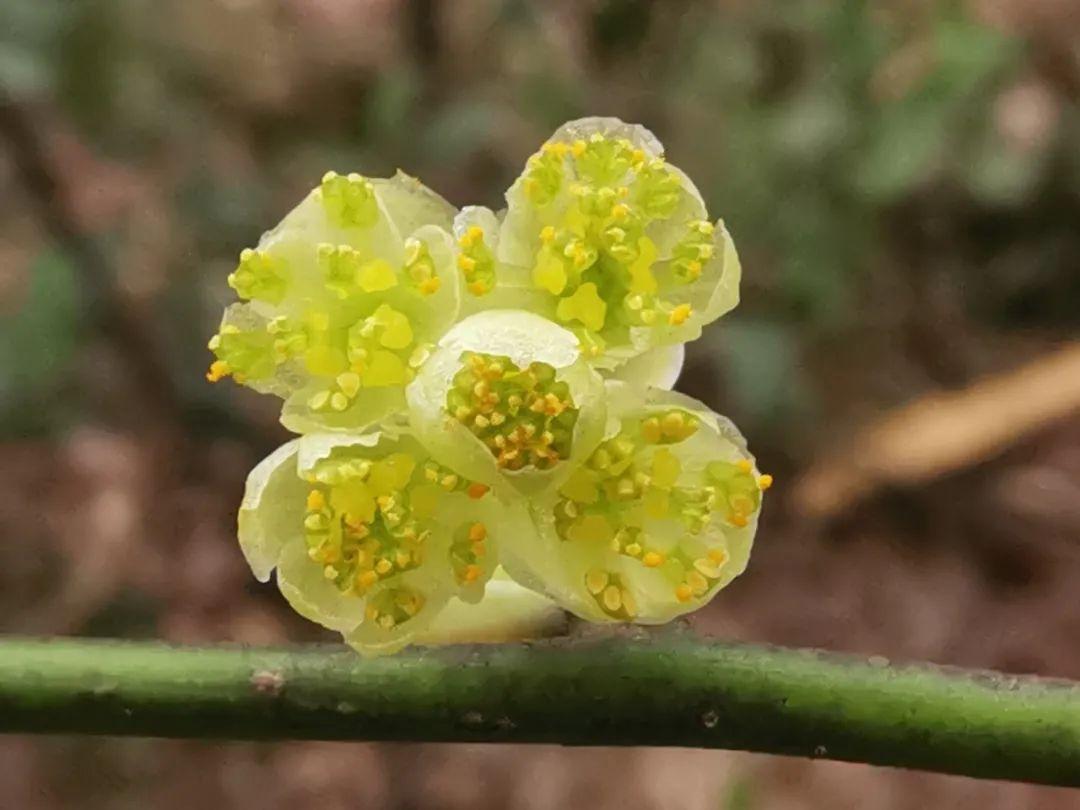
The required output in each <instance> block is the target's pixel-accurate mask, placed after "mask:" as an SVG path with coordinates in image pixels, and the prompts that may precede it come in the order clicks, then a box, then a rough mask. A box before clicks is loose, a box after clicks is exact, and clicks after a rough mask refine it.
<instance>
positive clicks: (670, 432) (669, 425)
mask: <svg viewBox="0 0 1080 810" xmlns="http://www.w3.org/2000/svg"><path fill="white" fill-rule="evenodd" d="M686 428H687V423H686V418H685V417H684V416H683V415H682V414H681V413H679V412H678V411H671V412H670V413H666V414H664V418H663V419H661V420H660V429H661V430H662V431H663V434H664V438H667V439H678V438H681V437H682V436H683V433H684V432H685V430H686Z"/></svg>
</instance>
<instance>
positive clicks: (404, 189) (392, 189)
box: [371, 169, 457, 237]
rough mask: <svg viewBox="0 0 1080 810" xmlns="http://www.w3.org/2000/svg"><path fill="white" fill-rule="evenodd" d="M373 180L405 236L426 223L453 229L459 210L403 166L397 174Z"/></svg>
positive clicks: (394, 220) (392, 218)
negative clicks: (403, 169) (407, 172)
mask: <svg viewBox="0 0 1080 810" xmlns="http://www.w3.org/2000/svg"><path fill="white" fill-rule="evenodd" d="M371 184H372V185H373V186H374V187H375V191H376V193H377V194H378V196H379V199H380V200H381V201H382V203H383V206H384V207H385V209H386V213H387V214H388V215H389V217H390V219H391V220H393V222H394V225H396V226H397V229H398V232H399V233H400V234H401V235H402V236H403V237H404V236H408V235H410V234H411V233H413V232H414V231H416V230H417V229H418V228H420V227H421V226H424V225H436V226H438V227H440V228H444V229H446V230H449V229H450V227H451V224H452V223H453V221H454V216H455V215H456V214H457V209H456V208H454V206H453V205H451V204H450V203H449V202H447V201H446V200H445V199H443V198H442V197H441V196H440V195H439V194H436V193H435V192H434V191H432V190H431V189H430V188H428V187H427V186H425V185H424V184H423V183H421V182H420V181H419V180H418V179H417V178H415V177H413V176H411V175H408V174H406V173H405V172H403V171H401V170H400V169H398V171H397V173H396V174H395V175H394V176H393V177H390V178H387V179H383V178H373V179H372V181H371Z"/></svg>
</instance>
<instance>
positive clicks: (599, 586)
mask: <svg viewBox="0 0 1080 810" xmlns="http://www.w3.org/2000/svg"><path fill="white" fill-rule="evenodd" d="M607 584H608V575H607V572H606V571H601V570H600V569H599V568H594V569H592V570H591V571H589V573H587V574H586V575H585V587H586V588H588V589H589V593H591V594H593V595H594V596H598V595H599V594H601V593H603V591H604V588H605V587H607Z"/></svg>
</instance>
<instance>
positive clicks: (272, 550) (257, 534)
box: [238, 440, 304, 582]
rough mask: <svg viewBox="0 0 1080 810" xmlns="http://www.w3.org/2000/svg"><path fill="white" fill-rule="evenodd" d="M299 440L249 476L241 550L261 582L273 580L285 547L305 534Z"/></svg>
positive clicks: (243, 505)
mask: <svg viewBox="0 0 1080 810" xmlns="http://www.w3.org/2000/svg"><path fill="white" fill-rule="evenodd" d="M298 451H299V442H298V441H297V440H293V441H291V442H289V443H288V444H285V445H282V446H281V447H279V448H278V449H277V450H275V451H274V452H273V453H271V454H270V455H269V456H267V457H266V458H265V459H263V460H262V461H261V462H260V463H259V464H258V465H257V466H256V467H255V469H253V470H252V471H251V473H250V475H248V478H247V485H246V486H245V489H244V500H243V501H242V503H241V504H240V514H239V517H238V524H239V528H238V534H239V539H240V549H241V551H242V552H243V554H244V558H245V559H246V560H247V562H248V565H250V566H251V570H252V572H253V573H254V574H255V577H256V579H258V580H259V581H260V582H266V581H267V580H269V579H270V572H271V571H272V570H273V568H274V566H275V565H277V562H278V558H279V557H280V555H281V549H282V548H283V547H284V546H285V545H286V543H288V542H291V541H293V540H295V539H297V538H300V537H301V535H302V532H301V525H302V521H303V519H304V501H303V496H304V485H303V482H302V481H301V480H300V479H299V478H298V477H297V474H296V456H297V453H298Z"/></svg>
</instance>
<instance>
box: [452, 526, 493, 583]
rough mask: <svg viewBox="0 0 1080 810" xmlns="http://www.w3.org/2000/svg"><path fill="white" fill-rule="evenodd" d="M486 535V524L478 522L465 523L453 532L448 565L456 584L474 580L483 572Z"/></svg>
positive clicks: (486, 550) (486, 551)
mask: <svg viewBox="0 0 1080 810" xmlns="http://www.w3.org/2000/svg"><path fill="white" fill-rule="evenodd" d="M487 536H488V532H487V526H485V525H484V524H483V523H479V522H477V523H466V524H464V525H462V526H460V527H459V528H458V530H457V531H456V532H455V534H454V543H453V545H452V546H451V547H450V565H451V566H452V567H453V569H454V577H455V578H456V579H457V581H458V584H460V585H467V584H470V583H473V582H476V581H477V580H478V579H479V578H480V576H481V575H482V574H483V572H484V557H486V556H487V553H488V549H487V543H486V541H487Z"/></svg>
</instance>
